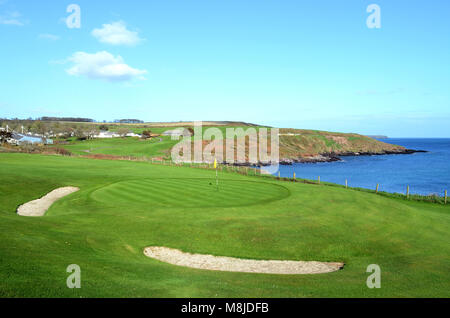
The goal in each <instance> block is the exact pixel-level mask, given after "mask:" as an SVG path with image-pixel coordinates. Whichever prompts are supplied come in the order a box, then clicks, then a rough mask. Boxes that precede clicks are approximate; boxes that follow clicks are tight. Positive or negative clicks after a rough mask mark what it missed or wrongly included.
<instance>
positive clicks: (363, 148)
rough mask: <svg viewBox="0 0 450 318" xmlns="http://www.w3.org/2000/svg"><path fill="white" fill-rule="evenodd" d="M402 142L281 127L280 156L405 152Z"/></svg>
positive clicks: (289, 157) (305, 157)
mask: <svg viewBox="0 0 450 318" xmlns="http://www.w3.org/2000/svg"><path fill="white" fill-rule="evenodd" d="M404 152H406V149H405V148H404V147H401V146H396V145H391V144H387V143H384V142H381V141H378V140H375V139H373V138H370V137H366V136H362V135H358V134H346V133H336V132H327V131H318V130H302V129H280V158H285V159H301V158H303V159H308V158H317V157H318V156H320V155H325V156H330V155H334V156H339V155H358V154H385V153H404Z"/></svg>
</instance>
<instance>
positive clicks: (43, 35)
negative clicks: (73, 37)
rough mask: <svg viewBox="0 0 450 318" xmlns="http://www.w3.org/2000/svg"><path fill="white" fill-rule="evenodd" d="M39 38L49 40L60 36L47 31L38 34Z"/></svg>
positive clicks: (54, 39)
mask: <svg viewBox="0 0 450 318" xmlns="http://www.w3.org/2000/svg"><path fill="white" fill-rule="evenodd" d="M39 38H40V39H44V40H50V41H57V40H59V39H60V37H59V36H58V35H54V34H49V33H43V34H39Z"/></svg>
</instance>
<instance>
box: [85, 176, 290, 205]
mask: <svg viewBox="0 0 450 318" xmlns="http://www.w3.org/2000/svg"><path fill="white" fill-rule="evenodd" d="M287 196H289V190H288V189H286V188H285V187H283V186H281V185H277V184H271V183H265V182H255V181H244V180H230V179H221V180H220V181H219V185H218V186H216V181H215V180H211V178H196V179H194V178H192V179H182V178H164V179H137V180H127V181H121V182H117V183H114V184H111V185H108V186H105V187H103V188H100V189H98V190H96V191H94V192H93V193H92V194H91V197H92V198H93V199H94V200H96V201H98V202H101V203H103V204H104V205H105V206H108V205H111V203H112V202H114V203H113V205H114V206H117V205H121V206H124V207H127V206H129V205H132V206H135V205H143V206H147V207H148V208H149V209H150V210H151V209H152V208H158V207H214V206H221V207H232V206H244V205H255V204H261V203H268V202H271V201H275V200H282V199H283V198H286V197H287Z"/></svg>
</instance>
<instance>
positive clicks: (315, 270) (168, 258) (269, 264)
mask: <svg viewBox="0 0 450 318" xmlns="http://www.w3.org/2000/svg"><path fill="white" fill-rule="evenodd" d="M144 254H145V255H146V256H148V257H151V258H154V259H157V260H159V261H162V262H165V263H169V264H172V265H178V266H185V267H191V268H197V269H206V270H214V271H226V272H243V273H264V274H321V273H330V272H335V271H338V270H339V269H341V268H343V267H344V263H324V262H304V261H276V260H271V261H260V260H251V259H240V258H232V257H223V256H213V255H202V254H189V253H184V252H182V251H180V250H176V249H172V248H167V247H156V246H152V247H147V248H146V249H145V250H144Z"/></svg>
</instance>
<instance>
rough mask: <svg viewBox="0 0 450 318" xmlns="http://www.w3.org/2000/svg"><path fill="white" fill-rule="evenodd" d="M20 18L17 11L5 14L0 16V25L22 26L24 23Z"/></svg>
mask: <svg viewBox="0 0 450 318" xmlns="http://www.w3.org/2000/svg"><path fill="white" fill-rule="evenodd" d="M21 16H22V15H21V14H20V13H19V12H17V11H13V12H7V13H6V14H3V15H0V24H6V25H16V26H23V25H24V24H25V22H24V21H22V19H21Z"/></svg>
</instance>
